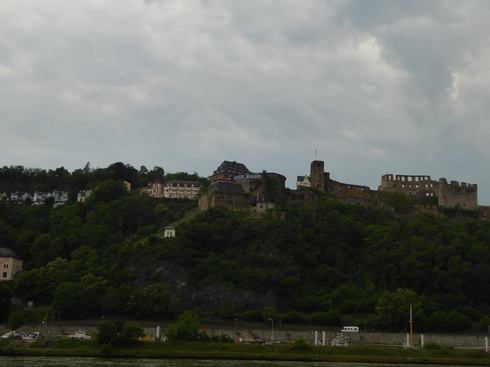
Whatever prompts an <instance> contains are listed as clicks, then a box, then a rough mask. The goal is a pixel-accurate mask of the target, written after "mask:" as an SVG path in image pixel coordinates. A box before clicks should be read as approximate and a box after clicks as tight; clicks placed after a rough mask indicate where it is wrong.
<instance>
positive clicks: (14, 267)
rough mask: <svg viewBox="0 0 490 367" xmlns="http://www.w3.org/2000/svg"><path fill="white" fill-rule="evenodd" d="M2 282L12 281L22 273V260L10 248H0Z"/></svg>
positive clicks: (0, 277)
mask: <svg viewBox="0 0 490 367" xmlns="http://www.w3.org/2000/svg"><path fill="white" fill-rule="evenodd" d="M0 269H1V272H2V273H1V276H0V280H12V279H15V277H16V276H17V275H18V274H19V273H20V272H21V271H22V260H21V259H20V258H19V257H18V256H17V255H16V254H15V253H14V252H13V251H12V250H11V249H9V248H5V247H2V248H0Z"/></svg>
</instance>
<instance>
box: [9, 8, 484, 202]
mask: <svg viewBox="0 0 490 367" xmlns="http://www.w3.org/2000/svg"><path fill="white" fill-rule="evenodd" d="M489 19H490V2H489V1H484V0H483V1H471V0H467V1H460V0H450V1H437V0H434V1H426V0H422V1H416V0H411V1H396V0H379V1H376V0H371V1H364V0H358V1H346V0H338V1H326V0H319V1H315V0H305V1H290V0H275V1H267V0H243V1H240V0H233V1H194V0H175V1H172V0H169V1H159V0H153V1H151V0H147V1H143V0H92V1H90V0H84V1H66V0H43V1H39V0H2V1H0V121H1V128H2V140H1V141H2V143H1V145H0V165H1V166H5V165H6V166H10V165H23V166H25V167H29V168H43V169H55V168H58V167H61V166H63V167H65V168H66V169H68V170H69V171H73V170H74V169H77V168H83V167H84V166H85V164H86V163H87V162H90V165H91V167H92V168H96V167H107V166H108V165H110V164H111V163H115V162H123V163H126V164H130V165H132V166H134V167H135V168H137V169H139V168H140V166H142V165H144V166H146V167H147V168H149V169H151V168H153V167H154V166H160V167H163V168H164V169H165V171H166V172H178V171H184V172H189V173H193V172H197V173H198V174H199V175H201V176H209V175H211V174H212V172H213V171H214V170H215V169H216V168H217V167H218V166H219V165H220V164H221V163H222V161H223V160H230V161H237V162H241V163H244V164H245V165H246V166H247V167H248V168H249V169H250V170H251V171H255V172H257V171H262V170H267V171H269V172H277V173H281V174H283V175H285V176H286V177H287V182H286V185H287V186H288V187H291V188H294V187H295V184H296V176H297V175H304V174H308V173H309V166H310V163H311V161H312V160H314V159H318V160H323V161H324V162H325V170H326V171H328V172H330V174H331V178H332V179H334V180H336V181H340V182H345V183H350V184H359V185H368V186H370V187H371V188H372V189H376V188H377V187H378V186H379V184H380V183H381V176H382V175H383V174H386V173H393V174H408V175H430V176H431V177H432V178H433V179H439V178H440V177H445V178H446V179H447V180H448V181H449V180H456V181H462V182H468V183H477V184H478V191H479V192H478V195H479V203H480V204H482V205H490V170H489V169H488V163H487V162H488V157H490V124H489V123H488V116H490V71H489V68H490V22H489ZM315 152H316V153H315Z"/></svg>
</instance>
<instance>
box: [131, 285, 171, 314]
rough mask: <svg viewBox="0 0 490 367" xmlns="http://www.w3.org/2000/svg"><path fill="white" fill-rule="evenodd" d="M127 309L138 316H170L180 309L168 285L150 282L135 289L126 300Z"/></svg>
mask: <svg viewBox="0 0 490 367" xmlns="http://www.w3.org/2000/svg"><path fill="white" fill-rule="evenodd" d="M128 307H129V311H130V312H131V313H132V314H134V315H136V316H138V317H163V318H171V317H173V316H175V315H176V314H177V312H179V311H180V305H179V303H178V301H177V300H176V299H175V298H174V297H172V296H171V294H170V292H169V289H168V286H167V285H166V284H163V283H159V284H152V285H148V286H146V287H143V288H140V289H137V290H136V291H134V292H133V294H132V295H131V297H130V299H129V302H128Z"/></svg>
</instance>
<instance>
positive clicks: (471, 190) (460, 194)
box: [310, 161, 479, 210]
mask: <svg viewBox="0 0 490 367" xmlns="http://www.w3.org/2000/svg"><path fill="white" fill-rule="evenodd" d="M310 182H311V187H314V188H316V189H318V190H320V191H323V192H328V193H331V194H333V195H334V196H336V197H338V198H340V199H342V200H344V201H346V202H349V203H352V204H359V205H364V206H378V205H380V202H381V201H382V199H383V193H387V192H399V193H401V194H403V195H406V196H409V197H412V198H414V201H415V203H416V204H421V205H424V204H425V205H434V206H436V207H446V208H461V209H467V210H475V209H478V208H479V207H478V200H477V192H478V186H477V185H476V184H467V183H465V182H462V183H459V182H457V181H451V182H450V183H449V184H448V182H447V180H446V179H445V178H440V179H439V180H438V181H436V180H432V179H431V177H430V176H426V175H393V174H386V175H383V176H382V177H381V185H380V186H379V187H378V190H371V189H370V188H369V187H367V186H359V185H351V184H345V183H340V182H337V181H334V180H332V179H331V178H330V173H329V172H325V171H324V163H323V161H313V162H312V163H311V167H310Z"/></svg>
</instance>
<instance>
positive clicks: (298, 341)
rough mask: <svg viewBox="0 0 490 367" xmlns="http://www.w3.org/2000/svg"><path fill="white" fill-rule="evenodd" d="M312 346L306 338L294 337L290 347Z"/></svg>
mask: <svg viewBox="0 0 490 367" xmlns="http://www.w3.org/2000/svg"><path fill="white" fill-rule="evenodd" d="M311 348H312V345H311V343H310V342H309V341H308V340H307V339H305V338H297V339H294V340H293V342H292V343H291V346H290V347H289V349H291V350H310V349H311Z"/></svg>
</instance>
